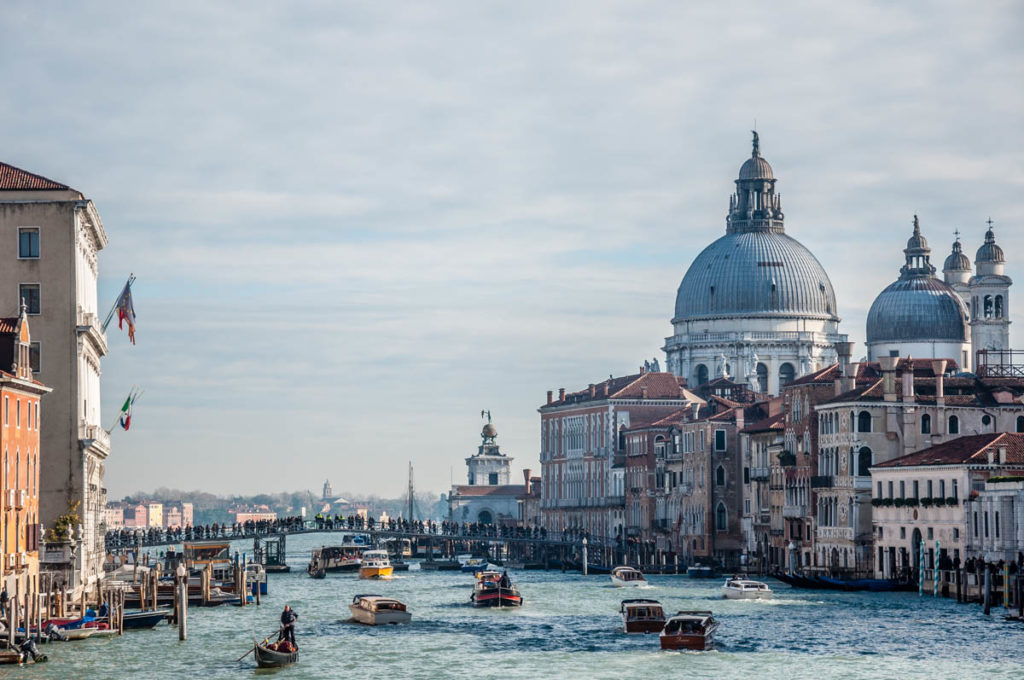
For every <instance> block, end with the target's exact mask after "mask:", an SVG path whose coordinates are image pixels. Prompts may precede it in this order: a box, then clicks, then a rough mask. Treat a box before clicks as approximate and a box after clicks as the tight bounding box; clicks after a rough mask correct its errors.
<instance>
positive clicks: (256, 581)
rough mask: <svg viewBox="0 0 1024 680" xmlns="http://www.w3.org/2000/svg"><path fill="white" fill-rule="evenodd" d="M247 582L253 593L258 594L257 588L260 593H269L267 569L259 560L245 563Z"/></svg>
mask: <svg viewBox="0 0 1024 680" xmlns="http://www.w3.org/2000/svg"><path fill="white" fill-rule="evenodd" d="M245 582H246V584H248V586H249V589H250V591H251V592H252V594H253V595H255V594H256V589H257V588H259V590H260V595H266V594H267V570H266V569H264V567H263V565H262V564H260V563H259V562H249V563H247V564H246V565H245Z"/></svg>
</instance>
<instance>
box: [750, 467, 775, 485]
mask: <svg viewBox="0 0 1024 680" xmlns="http://www.w3.org/2000/svg"><path fill="white" fill-rule="evenodd" d="M770 476H771V468H766V467H755V468H750V481H752V482H767V481H768V478H769V477H770Z"/></svg>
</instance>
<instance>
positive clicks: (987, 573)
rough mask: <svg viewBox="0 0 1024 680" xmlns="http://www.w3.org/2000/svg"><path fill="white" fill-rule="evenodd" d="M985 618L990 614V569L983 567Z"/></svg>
mask: <svg viewBox="0 0 1024 680" xmlns="http://www.w3.org/2000/svg"><path fill="white" fill-rule="evenodd" d="M984 604H985V616H988V615H989V614H991V613H992V569H991V568H990V567H989V565H987V564H986V565H985V599H984Z"/></svg>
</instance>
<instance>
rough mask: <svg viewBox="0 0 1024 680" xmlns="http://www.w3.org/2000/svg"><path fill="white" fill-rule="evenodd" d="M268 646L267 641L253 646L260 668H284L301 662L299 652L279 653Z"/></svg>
mask: <svg viewBox="0 0 1024 680" xmlns="http://www.w3.org/2000/svg"><path fill="white" fill-rule="evenodd" d="M266 644H267V641H266V640H264V641H263V642H256V643H254V644H253V648H254V649H253V654H254V655H255V657H256V665H257V666H259V667H260V668H283V667H284V666H291V665H292V664H293V663H295V662H297V661H298V660H299V652H298V650H296V651H294V652H278V651H275V650H273V649H268V648H267V647H266Z"/></svg>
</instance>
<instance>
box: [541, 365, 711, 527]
mask: <svg viewBox="0 0 1024 680" xmlns="http://www.w3.org/2000/svg"><path fill="white" fill-rule="evenodd" d="M685 386H686V381H685V380H684V379H682V378H678V377H676V376H674V375H672V374H671V373H662V372H657V371H653V372H652V371H647V370H646V369H643V370H641V372H640V373H639V374H634V375H629V376H624V377H620V378H612V377H609V378H608V379H607V380H605V381H603V382H600V383H592V384H591V385H590V386H589V387H588V388H587V389H585V390H580V391H577V392H569V393H566V391H565V389H564V388H563V389H560V390H559V392H558V397H557V399H556V398H555V396H554V395H553V393H552V392H548V398H547V403H545V404H544V405H543V406H541V407H540V408H539V409H538V410H539V412H540V414H541V453H540V460H541V485H542V491H541V499H542V500H541V516H542V517H543V521H544V526H545V528H546V529H547V530H548V531H562V530H565V529H577V530H581V531H588V532H590V534H591V535H592V536H595V537H603V538H605V539H614V538H615V537H616V536H618V535H620V534H621V532H622V527H623V524H624V516H625V502H626V500H625V490H624V486H625V484H627V483H628V482H626V481H625V479H624V476H625V466H624V461H625V453H624V447H625V443H626V442H625V432H626V431H627V430H628V429H629V428H630V426H631V425H632V424H633V423H634V422H654V421H656V420H658V419H660V418H664V417H666V416H668V415H670V414H671V413H673V412H675V411H678V410H679V409H681V408H686V407H689V406H690V405H691V404H693V403H702V401H703V400H701V399H700V398H699V397H697V396H696V395H695V394H693V393H692V392H689V391H688V390H686V388H685Z"/></svg>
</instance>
